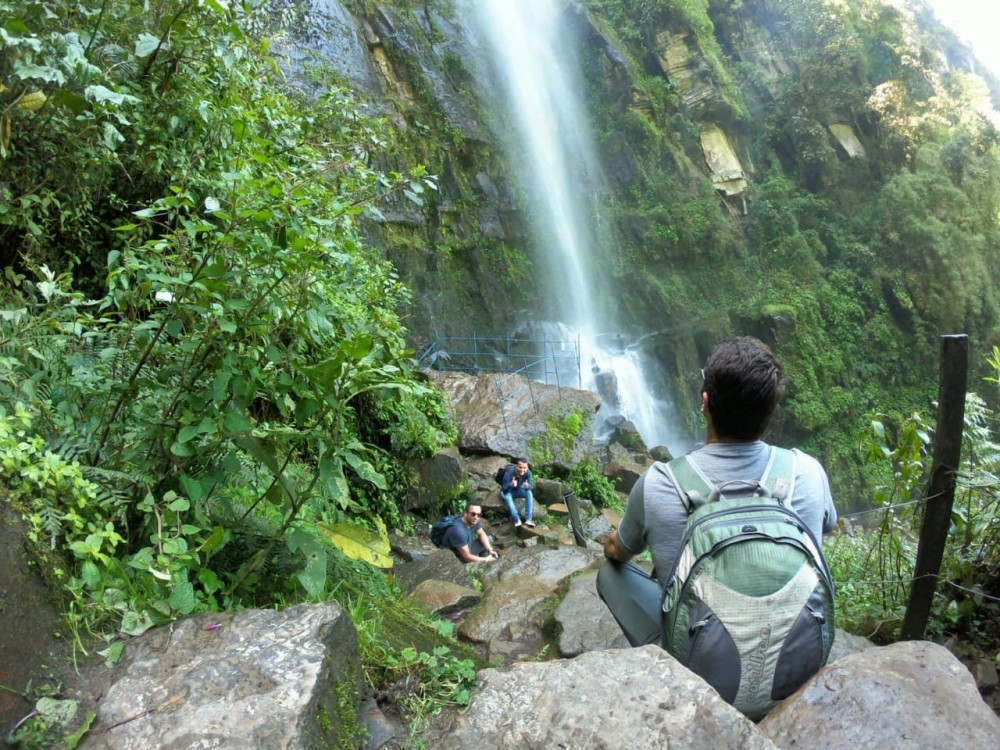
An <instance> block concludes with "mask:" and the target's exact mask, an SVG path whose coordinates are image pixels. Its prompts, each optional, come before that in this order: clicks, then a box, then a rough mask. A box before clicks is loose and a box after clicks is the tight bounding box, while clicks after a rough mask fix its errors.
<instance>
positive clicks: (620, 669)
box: [427, 642, 1000, 750]
mask: <svg viewBox="0 0 1000 750" xmlns="http://www.w3.org/2000/svg"><path fill="white" fill-rule="evenodd" d="M854 645H855V646H862V645H867V644H858V643H856V642H855V643H854ZM480 678H481V680H482V683H481V686H480V687H479V688H478V689H477V690H476V691H475V692H474V693H473V699H472V705H471V706H470V708H469V709H468V711H465V712H464V713H457V712H453V713H447V714H443V715H442V716H441V717H440V718H439V719H438V721H437V722H436V723H435V725H434V726H433V727H432V728H431V730H430V731H429V732H428V736H427V739H428V744H429V746H432V747H441V748H446V749H447V748H466V747H490V748H498V749H499V748H516V747H572V748H595V749H596V748H608V747H630V748H631V747H637V748H662V747H682V748H685V749H689V748H690V749H694V750H697V749H698V748H705V750H709V749H711V750H715V749H716V748H733V749H734V750H735V749H736V748H739V749H740V750H743V749H744V748H757V749H763V748H768V749H773V748H789V749H790V748H805V749H806V750H809V748H817V749H818V748H823V749H824V750H829V749H830V748H832V749H833V750H841V749H844V750H847V749H848V748H850V750H855V749H856V748H875V747H883V748H953V747H954V748H966V747H968V748H995V747H997V746H998V744H997V738H998V737H1000V719H998V718H997V716H996V715H995V714H994V713H993V712H992V711H991V710H990V709H989V708H988V707H987V706H986V704H985V702H984V701H983V700H982V698H981V697H980V696H979V694H978V692H977V691H976V687H975V682H974V680H973V679H972V676H971V674H970V673H969V671H968V670H967V669H966V668H965V667H964V666H963V665H962V664H961V663H960V662H959V661H958V660H957V659H956V658H955V657H954V656H952V655H951V653H950V652H949V651H948V650H947V649H945V648H943V647H941V646H936V645H934V644H931V643H926V642H910V643H897V644H894V645H892V646H886V647H883V648H863V650H862V651H861V652H857V653H853V654H850V655H847V656H845V657H843V658H842V659H839V660H838V661H837V662H835V663H832V664H830V665H828V666H827V667H825V668H824V669H822V670H821V671H820V672H819V673H818V674H817V675H816V676H815V677H813V678H812V679H811V680H810V681H809V682H807V683H806V684H805V685H804V686H803V687H802V688H801V689H800V690H799V691H798V692H796V693H795V694H794V695H792V696H791V697H789V698H788V699H787V700H785V701H784V702H783V703H782V704H781V705H779V706H778V707H777V708H776V709H775V710H774V711H773V712H772V713H771V714H770V716H768V717H767V718H766V719H764V720H763V721H762V722H761V723H760V724H759V725H754V724H753V723H752V722H751V721H749V720H748V719H746V718H745V717H744V716H743V715H742V714H741V713H739V712H738V711H736V710H735V709H734V708H733V707H732V706H730V705H729V704H728V703H726V702H725V701H723V700H722V698H720V697H719V694H718V693H717V692H716V691H715V690H713V689H712V688H711V687H709V686H708V684H707V683H705V682H704V681H703V680H702V679H701V678H699V677H698V676H696V675H695V674H694V673H692V672H690V671H689V670H687V669H686V668H684V667H683V666H681V664H680V663H679V662H677V661H676V660H675V659H674V658H673V657H672V656H670V655H669V654H668V653H667V652H666V651H664V650H662V649H661V648H659V647H658V646H643V647H641V648H633V649H621V650H603V651H588V652H586V653H583V654H581V655H580V656H577V657H576V658H573V659H562V660H557V661H549V662H524V663H519V664H515V665H513V666H512V667H510V668H508V669H486V670H483V671H482V672H480Z"/></svg>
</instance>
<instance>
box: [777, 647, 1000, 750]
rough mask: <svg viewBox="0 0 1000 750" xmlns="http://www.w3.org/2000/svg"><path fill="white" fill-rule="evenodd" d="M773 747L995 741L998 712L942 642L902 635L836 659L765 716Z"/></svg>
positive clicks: (835, 748)
mask: <svg viewBox="0 0 1000 750" xmlns="http://www.w3.org/2000/svg"><path fill="white" fill-rule="evenodd" d="M760 727H761V729H762V730H763V731H764V732H765V733H766V734H767V735H768V736H769V737H770V738H771V739H772V740H773V741H774V743H775V744H776V745H777V746H778V747H788V748H791V747H794V748H796V749H797V750H811V749H812V748H816V749H817V750H818V749H819V748H822V749H823V750H855V748H863V747H885V748H889V747H912V748H946V747H956V748H958V747H962V748H973V747H974V748H987V747H992V748H996V747H1000V718H998V717H997V715H996V714H995V713H993V711H991V710H990V708H989V707H988V706H987V705H986V703H985V702H984V701H983V699H982V696H980V694H979V691H978V690H977V689H976V681H975V679H974V678H973V677H972V674H971V673H970V672H969V670H968V669H967V668H966V667H965V666H964V665H963V664H962V663H961V662H960V661H959V660H958V659H957V658H955V656H954V655H953V654H952V653H951V652H950V651H948V649H946V648H944V647H943V646H938V645H936V644H934V643H928V642H926V641H905V642H901V643H894V644H892V645H890V646H884V647H881V648H869V649H865V650H864V651H861V652H859V653H854V654H850V655H848V656H845V657H844V658H842V659H838V660H837V661H836V662H833V663H831V664H829V665H827V666H826V667H824V668H823V669H822V670H820V672H819V674H817V675H816V676H815V677H813V678H812V679H811V680H810V681H809V682H807V683H806V684H805V685H804V686H803V687H802V688H801V689H800V690H799V691H798V692H797V693H796V694H795V695H793V696H792V697H790V698H788V699H787V700H786V701H785V702H784V703H782V704H781V705H779V706H778V707H777V708H776V709H775V710H774V711H772V712H771V714H770V715H769V716H767V718H765V719H764V720H763V721H762V722H761V724H760Z"/></svg>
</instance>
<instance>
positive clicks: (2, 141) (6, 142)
mask: <svg viewBox="0 0 1000 750" xmlns="http://www.w3.org/2000/svg"><path fill="white" fill-rule="evenodd" d="M0 147H2V148H3V149H4V151H6V150H7V149H8V148H10V118H9V117H7V115H5V114H3V115H0Z"/></svg>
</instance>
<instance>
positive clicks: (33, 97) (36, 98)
mask: <svg viewBox="0 0 1000 750" xmlns="http://www.w3.org/2000/svg"><path fill="white" fill-rule="evenodd" d="M48 99H49V98H48V97H47V96H45V94H43V93H42V92H41V91H32V92H31V93H30V94H25V95H24V96H22V97H21V101H19V102H18V103H17V107H18V109H26V110H28V111H29V112H34V111H35V110H36V109H41V108H42V107H43V106H45V102H47V101H48Z"/></svg>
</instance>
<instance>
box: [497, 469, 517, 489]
mask: <svg viewBox="0 0 1000 750" xmlns="http://www.w3.org/2000/svg"><path fill="white" fill-rule="evenodd" d="M513 465H514V464H504V465H503V466H501V467H500V468H499V469H497V473H496V474H494V475H493V478H494V479H495V480H496V483H497V484H499V485H500V486H501V487H503V475H504V474H506V473H507V469H509V468H510V467H511V466H513Z"/></svg>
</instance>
